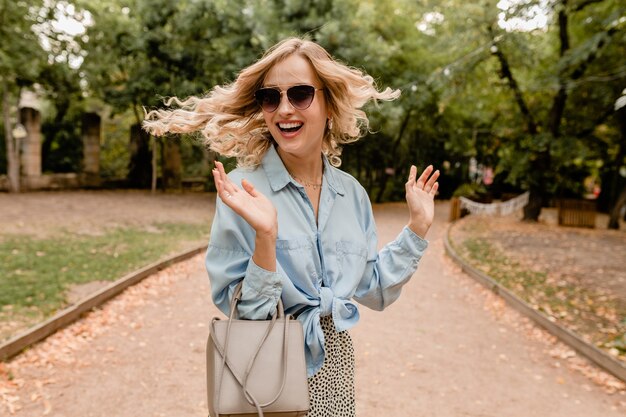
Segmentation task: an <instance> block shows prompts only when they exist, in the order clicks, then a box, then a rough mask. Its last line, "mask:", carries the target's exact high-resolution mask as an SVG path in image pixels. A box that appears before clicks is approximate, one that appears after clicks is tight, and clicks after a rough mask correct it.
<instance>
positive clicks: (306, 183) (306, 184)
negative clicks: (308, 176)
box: [287, 171, 322, 190]
mask: <svg viewBox="0 0 626 417" xmlns="http://www.w3.org/2000/svg"><path fill="white" fill-rule="evenodd" d="M287 172H289V171H287ZM289 175H290V176H291V178H292V179H294V180H296V181H297V182H298V183H300V184H302V185H303V186H304V187H310V188H313V189H314V190H316V189H318V188H322V183H321V182H320V183H314V182H310V181H304V180H303V179H301V178H299V177H296V176H295V175H293V174H292V173H291V172H289Z"/></svg>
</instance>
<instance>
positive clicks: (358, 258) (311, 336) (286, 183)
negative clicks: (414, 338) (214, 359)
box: [206, 146, 428, 376]
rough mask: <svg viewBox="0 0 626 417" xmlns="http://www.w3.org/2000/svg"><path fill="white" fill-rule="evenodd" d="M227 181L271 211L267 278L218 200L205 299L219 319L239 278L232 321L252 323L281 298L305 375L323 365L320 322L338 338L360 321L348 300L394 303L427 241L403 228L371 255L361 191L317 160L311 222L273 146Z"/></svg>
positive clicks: (247, 236) (368, 211)
mask: <svg viewBox="0 0 626 417" xmlns="http://www.w3.org/2000/svg"><path fill="white" fill-rule="evenodd" d="M229 178H230V179H231V180H232V181H233V182H234V183H235V184H237V185H240V184H241V180H242V179H243V178H246V179H247V180H248V181H250V182H251V183H252V184H254V186H255V187H256V189H257V190H258V191H260V192H261V193H263V194H264V195H265V196H267V197H268V198H269V199H270V200H271V201H272V202H273V203H274V206H275V207H276V209H277V211H278V239H277V240H276V258H277V259H276V272H271V271H267V270H265V269H262V268H260V267H259V266H257V265H256V264H255V263H254V261H253V260H252V254H253V252H254V242H255V232H254V230H253V229H252V228H251V227H250V226H249V225H248V223H246V221H245V220H243V219H242V218H241V217H240V216H239V215H237V214H236V213H235V212H234V211H232V210H231V209H230V208H229V207H228V206H226V205H225V204H224V203H223V202H222V201H221V200H220V198H219V197H218V198H217V204H216V212H215V217H214V219H213V226H212V229H211V238H210V243H209V247H208V250H207V254H206V268H207V271H208V273H209V277H210V280H211V292H212V297H213V301H214V302H215V305H217V307H218V308H219V309H220V310H221V311H222V312H224V313H225V314H228V312H229V309H230V308H229V307H230V300H231V298H232V295H233V290H234V288H235V286H236V285H237V284H238V283H239V282H240V281H241V280H242V279H243V290H242V299H241V301H240V303H239V306H238V309H239V314H240V316H241V317H243V318H247V319H251V320H255V319H266V318H267V317H268V316H270V315H271V314H273V313H274V311H276V305H277V303H278V297H280V296H281V295H282V300H283V304H284V306H285V313H286V314H293V315H294V316H296V317H297V318H298V320H300V321H301V322H302V326H303V328H304V338H305V357H306V362H307V371H308V375H309V376H312V375H314V374H315V373H316V372H317V371H318V370H319V369H320V368H321V367H322V363H323V361H324V333H323V332H322V328H321V326H320V317H323V316H328V315H332V318H333V322H334V324H335V328H336V329H337V331H343V330H347V329H349V328H351V327H352V326H354V325H355V324H356V323H357V321H358V320H359V311H358V309H357V306H356V304H355V303H354V302H353V301H352V300H353V299H354V300H355V301H357V302H358V303H360V304H363V305H365V306H367V307H370V308H372V309H374V310H382V309H384V308H385V307H387V306H388V305H389V304H391V303H393V302H394V301H395V300H396V299H397V298H398V297H399V295H400V291H401V288H402V286H403V285H404V284H405V283H406V282H407V281H408V280H409V278H411V276H412V275H413V273H414V272H415V270H416V269H417V264H418V262H419V260H420V258H421V257H422V254H423V253H424V250H425V249H426V247H427V246H428V242H427V241H426V240H424V239H422V238H420V237H419V236H417V235H416V234H415V233H413V232H412V231H411V230H410V229H409V228H408V227H405V228H404V229H403V230H402V231H401V232H400V234H399V235H398V237H397V238H396V240H394V241H393V242H390V243H388V244H387V245H386V246H385V247H384V248H383V249H382V250H381V251H380V252H378V250H377V237H376V226H375V224H374V216H373V213H372V206H371V204H370V201H369V197H368V195H367V193H366V191H365V189H364V188H363V187H362V186H361V185H360V184H359V183H358V182H357V181H356V180H355V179H354V178H353V177H352V176H350V175H348V174H346V173H344V172H343V171H340V170H339V169H337V168H335V167H333V166H332V165H330V164H329V163H328V161H327V160H326V158H324V176H323V182H322V191H321V196H320V202H319V208H318V219H317V220H318V221H317V222H316V221H315V215H314V213H313V206H312V205H311V202H310V200H309V198H308V196H307V195H306V192H305V190H304V187H302V186H301V185H300V184H298V183H297V182H295V181H294V180H293V179H292V178H291V176H290V175H289V173H288V172H287V170H286V169H285V166H284V165H283V163H282V160H281V159H280V157H279V156H278V153H277V152H276V150H275V149H274V147H273V146H272V147H270V149H269V150H268V152H267V153H266V154H265V156H264V157H263V160H262V163H261V164H260V165H259V166H258V167H257V168H256V169H241V168H238V169H235V170H233V171H232V172H230V174H229Z"/></svg>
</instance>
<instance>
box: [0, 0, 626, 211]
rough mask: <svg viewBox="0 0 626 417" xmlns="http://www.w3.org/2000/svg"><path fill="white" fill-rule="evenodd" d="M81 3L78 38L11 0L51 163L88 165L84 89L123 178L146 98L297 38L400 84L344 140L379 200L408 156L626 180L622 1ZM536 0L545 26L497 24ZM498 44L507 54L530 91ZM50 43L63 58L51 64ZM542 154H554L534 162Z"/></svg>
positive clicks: (530, 180) (521, 179)
mask: <svg viewBox="0 0 626 417" xmlns="http://www.w3.org/2000/svg"><path fill="white" fill-rule="evenodd" d="M55 3H56V2H52V3H49V4H50V5H52V6H53V5H54V4H55ZM60 3H63V4H65V3H66V2H60ZM46 4H48V3H46ZM74 4H75V5H76V8H75V11H74V15H75V16H76V17H77V18H78V19H79V20H82V21H85V22H86V21H88V20H89V19H86V18H85V16H86V12H85V11H88V12H89V13H90V15H91V17H92V20H93V24H91V25H90V26H89V27H88V28H87V31H86V33H85V34H84V35H82V36H80V38H79V39H76V40H75V41H76V43H73V42H71V41H70V40H68V39H66V38H64V37H62V36H58V34H55V33H54V31H53V30H52V29H50V25H48V26H45V25H43V24H44V23H45V22H46V21H49V20H50V19H51V17H52V16H53V15H54V12H53V7H52V6H50V5H47V6H46V7H42V6H43V3H42V2H34V6H36V7H34V8H32V9H27V8H26V6H25V2H8V1H7V0H4V1H0V10H4V11H5V14H4V15H2V17H1V18H4V19H5V21H4V23H5V24H0V41H2V42H1V43H0V44H1V45H2V46H0V78H2V79H6V80H9V84H10V88H11V91H12V92H13V93H17V86H18V85H23V84H28V83H31V82H32V81H33V80H37V81H39V83H40V84H41V85H42V87H43V89H44V91H45V92H46V99H47V100H48V102H49V103H50V112H49V114H46V131H45V133H46V141H45V142H44V151H45V152H44V155H47V156H48V160H46V161H44V167H46V169H50V170H65V169H75V168H76V166H77V165H78V158H79V148H80V146H79V143H78V141H77V122H78V119H77V117H78V115H79V114H80V112H81V111H82V110H83V109H84V108H86V104H85V103H84V101H85V97H88V98H89V99H90V100H92V101H96V102H97V101H101V102H104V103H106V105H107V106H109V107H110V109H111V111H112V114H111V120H115V121H117V122H116V123H118V125H114V124H115V123H109V122H104V119H103V122H104V126H103V143H102V158H103V159H102V175H103V176H105V177H121V176H124V175H125V172H126V170H127V164H128V150H127V148H126V144H127V143H128V133H127V132H128V127H129V125H130V124H131V123H136V122H138V121H140V120H141V118H142V109H141V107H142V106H145V107H147V108H153V107H156V106H161V104H162V97H168V96H178V97H181V98H184V97H187V96H189V95H202V94H204V93H206V92H207V91H209V90H210V89H211V88H212V87H213V86H215V85H220V84H224V83H227V82H229V81H232V80H233V79H234V78H235V77H236V75H237V73H238V71H239V70H240V69H242V68H244V67H245V66H247V65H249V64H250V63H252V62H253V61H254V60H255V59H256V58H258V57H259V55H260V54H261V53H262V52H263V51H264V50H265V49H266V48H268V47H270V46H271V45H273V44H274V43H276V42H277V41H279V40H281V39H284V38H285V37H287V36H294V35H297V36H306V37H308V38H311V39H313V40H315V41H317V42H319V43H320V44H322V45H323V46H324V47H325V48H326V49H327V50H329V51H330V53H331V54H332V55H333V56H334V57H336V58H338V59H340V60H342V61H344V62H346V63H348V64H350V65H352V66H354V67H357V68H360V69H363V70H365V71H366V72H367V73H369V74H370V75H372V76H373V77H374V79H375V80H376V82H377V84H378V85H379V86H381V87H387V86H389V87H392V88H397V89H400V90H401V91H402V96H401V98H400V99H399V100H397V101H395V102H393V103H383V104H380V105H378V106H375V105H372V106H369V107H368V108H367V111H368V115H369V116H370V132H368V134H367V135H366V137H365V138H364V139H363V140H361V141H360V142H358V143H356V144H354V145H350V146H348V147H346V150H345V153H344V158H343V161H344V163H343V168H344V169H345V170H347V171H348V172H350V173H352V174H353V175H355V176H356V177H357V178H358V179H359V180H360V181H361V182H363V183H364V184H365V185H366V187H367V188H368V190H369V191H370V193H371V195H372V196H373V197H376V198H377V199H381V200H385V199H392V200H396V199H402V198H403V194H404V181H405V178H406V174H407V172H408V168H409V166H410V165H411V164H416V165H418V167H421V168H423V167H424V166H426V165H427V164H428V163H433V164H434V165H436V166H437V167H438V168H441V166H442V165H443V164H444V162H448V163H449V165H450V169H448V170H447V172H443V176H442V181H441V187H440V192H441V194H442V195H443V196H449V195H451V194H452V192H453V190H454V189H455V188H456V185H457V184H462V183H464V182H466V181H467V178H466V177H467V174H466V172H467V165H468V161H469V159H470V158H472V157H474V158H476V160H477V161H478V163H479V164H482V165H484V166H490V167H494V168H495V172H496V179H495V182H494V186H493V187H505V186H509V187H514V188H516V189H520V188H521V189H528V188H529V187H531V186H533V185H535V186H536V185H540V186H541V187H542V188H544V189H545V192H546V193H547V194H550V195H557V194H558V195H569V194H571V195H576V194H578V193H580V192H581V182H582V179H584V177H585V176H587V175H589V174H592V175H598V176H601V177H604V178H608V177H611V176H613V177H615V175H617V174H616V173H617V172H618V169H619V167H620V166H621V164H623V157H621V156H620V155H622V154H621V153H620V152H622V151H621V149H622V148H620V141H623V132H621V131H620V128H619V124H618V119H617V117H616V114H615V111H614V109H613V103H614V102H615V99H616V98H617V97H619V94H620V93H621V90H622V89H623V88H624V81H625V80H626V71H625V70H624V64H623V57H624V56H625V55H626V35H625V31H624V27H625V25H626V23H625V22H624V19H623V18H621V17H622V16H623V15H624V12H625V10H624V7H623V5H621V3H620V2H618V1H617V0H604V1H599V2H592V3H590V4H589V5H587V6H586V7H584V8H583V9H582V10H576V7H577V6H578V5H579V4H580V3H578V2H576V3H571V2H568V3H567V6H566V7H564V8H563V7H562V2H552V3H549V4H548V5H547V6H546V4H545V2H539V1H538V0H531V1H527V2H519V3H516V4H515V5H512V6H511V8H510V9H509V10H505V11H502V10H500V9H499V8H498V7H497V4H498V2H497V1H495V0H481V1H479V2H469V3H468V2H461V1H459V0H442V1H438V2H432V1H425V2H414V1H410V0H389V1H385V2H380V1H374V0H305V1H295V0H232V1H227V0H214V1H207V0H180V1H176V2H173V1H170V0H102V1H95V0H77V1H75V2H74ZM537 4H540V5H543V6H542V7H543V8H544V10H545V11H546V12H547V13H549V16H548V25H547V26H546V27H545V28H540V29H535V30H532V31H521V30H507V29H505V28H503V27H502V26H501V25H500V24H499V23H498V20H499V19H500V15H501V14H502V13H503V14H504V16H505V17H506V18H509V19H512V18H522V19H524V18H528V16H529V15H531V14H532V12H531V10H532V7H534V6H536V5H537ZM546 7H548V9H546ZM3 8H4V9H3ZM38 10H41V12H40V13H39V12H37V11H38ZM559 11H562V12H564V13H565V14H566V15H567V19H568V20H567V21H568V27H567V29H568V39H569V49H567V51H566V52H565V54H564V55H563V56H561V52H560V50H561V45H560V38H559V27H558V19H557V14H558V13H559ZM7 16H8V17H7ZM24 16H25V18H24V19H21V18H22V17H24ZM7 19H8V20H7ZM20 19H21V20H20ZM0 23H3V22H0ZM35 23H36V24H38V25H40V26H42V25H43V26H42V27H47V28H48V29H47V33H48V35H47V36H49V38H50V39H52V41H51V50H50V51H48V52H46V51H43V50H42V49H41V48H33V47H32V45H34V44H37V42H36V37H35V35H33V31H32V30H31V29H30V28H31V26H32V25H33V24H35ZM8 40H11V41H12V42H8ZM22 40H23V42H22ZM17 52H22V53H21V54H18V53H17ZM496 52H500V53H501V54H502V56H504V57H505V59H506V61H507V63H508V66H509V69H510V71H511V74H512V77H513V78H514V79H515V81H516V83H517V91H515V89H514V87H513V86H512V84H511V82H510V80H509V79H508V78H507V76H506V74H505V73H504V72H503V68H502V65H501V62H500V61H499V59H498V57H497V55H496ZM46 55H49V56H51V57H54V60H52V61H50V62H56V64H53V65H51V64H49V63H48V60H47V59H46ZM79 55H80V56H84V62H83V64H82V66H81V67H80V69H79V70H72V69H71V68H69V67H68V65H67V63H68V61H69V58H70V57H71V56H79ZM5 57H7V59H6V60H5V59H4V58H5ZM26 63H29V65H26ZM33 63H34V64H33ZM18 69H19V71H18ZM11 77H12V78H11ZM18 79H19V82H18ZM28 80H30V81H28ZM560 90H561V91H562V92H565V98H564V101H563V111H562V114H560V115H559V116H558V117H557V118H556V119H554V118H553V117H552V116H553V114H555V108H557V107H558V106H557V105H556V97H557V96H558V94H559V91H560ZM520 100H521V101H523V103H524V105H525V106H526V107H527V109H528V115H526V116H525V115H523V114H522V112H521V107H520ZM557 113H558V112H557ZM117 116H119V118H118V117H117ZM622 147H623V146H622ZM46 149H48V151H46ZM54 149H56V150H57V151H56V152H57V153H54V152H53V151H54ZM72 152H73V153H72ZM182 154H183V158H184V166H185V170H186V171H185V175H191V176H197V175H203V174H204V173H203V170H204V169H205V167H204V166H203V162H202V150H201V149H200V148H199V147H198V146H196V145H194V144H192V143H191V142H183V149H182ZM542 158H543V159H542ZM538 160H542V161H544V160H545V161H548V162H547V163H548V165H549V167H548V168H546V169H541V170H538V169H536V164H537V163H538V162H537V161H538ZM598 160H602V161H604V162H605V163H604V164H603V165H602V166H601V167H600V168H598V167H595V166H594V163H595V162H594V161H598ZM0 168H1V166H0Z"/></svg>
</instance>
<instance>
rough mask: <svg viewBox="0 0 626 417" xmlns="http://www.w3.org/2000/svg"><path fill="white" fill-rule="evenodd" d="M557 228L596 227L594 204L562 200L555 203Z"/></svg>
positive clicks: (588, 201)
mask: <svg viewBox="0 0 626 417" xmlns="http://www.w3.org/2000/svg"><path fill="white" fill-rule="evenodd" d="M557 208H558V217H559V226H573V227H590V228H594V227H596V202H595V201H592V200H574V199H562V200H558V201H557Z"/></svg>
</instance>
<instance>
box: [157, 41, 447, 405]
mask: <svg viewBox="0 0 626 417" xmlns="http://www.w3.org/2000/svg"><path fill="white" fill-rule="evenodd" d="M398 96H399V91H392V90H391V89H389V88H387V89H385V90H384V91H378V90H377V89H376V87H375V86H374V84H373V79H372V78H371V77H369V76H367V75H364V74H363V73H362V72H360V71H358V70H356V69H351V68H349V67H346V66H345V65H343V64H341V63H339V62H337V61H335V60H333V59H332V58H331V56H330V55H329V54H328V53H327V52H326V51H325V50H324V49H323V48H322V47H321V46H319V45H317V44H315V43H313V42H311V41H306V40H302V39H297V38H291V39H287V40H284V41H282V42H280V43H279V44H277V45H275V46H274V47H273V48H271V49H270V50H268V51H267V52H266V53H265V55H264V56H263V57H262V58H261V59H260V60H259V61H258V62H256V63H255V64H253V65H251V66H250V67H248V68H246V69H244V70H243V71H242V72H241V73H240V74H239V76H238V77H237V79H236V80H235V82H234V83H232V84H230V85H227V86H224V87H216V88H215V89H214V90H213V91H212V92H211V93H210V94H209V95H208V96H207V97H206V98H201V99H200V98H191V99H188V100H186V101H184V102H180V101H178V100H176V99H173V101H175V102H176V103H178V104H179V105H181V106H182V107H183V108H182V109H178V110H171V111H163V110H160V111H154V112H151V113H150V114H149V115H148V118H147V121H146V122H145V125H146V127H147V129H148V130H150V131H151V132H152V133H154V134H163V133H165V132H193V131H196V130H200V131H201V132H202V134H203V136H204V137H205V138H206V142H207V144H208V145H209V146H210V147H211V148H212V149H213V150H215V151H216V152H218V153H220V154H222V155H227V156H235V157H237V158H238V162H239V168H237V169H236V170H234V171H232V172H231V173H230V174H229V175H227V174H226V172H225V171H224V167H223V165H222V164H221V163H219V162H217V163H216V167H215V169H214V170H213V178H214V180H215V185H216V188H217V191H218V199H217V207H216V213H215V218H214V221H213V226H212V230H211V241H210V244H209V248H208V250H207V255H206V267H207V271H208V273H209V277H210V279H211V290H212V296H213V301H214V302H215V304H216V305H217V306H218V307H219V308H220V309H221V310H222V311H223V312H224V313H226V314H227V313H228V311H229V303H230V300H231V297H232V292H233V289H234V288H235V286H236V285H237V284H238V283H239V282H240V281H241V280H242V279H243V290H242V291H243V296H242V300H241V302H240V304H239V313H240V315H241V316H242V317H244V318H248V319H266V318H267V317H268V316H270V315H271V314H273V312H274V311H275V309H276V305H277V303H278V298H279V297H282V300H283V304H284V306H285V311H286V313H287V314H293V315H294V316H296V317H297V318H298V320H300V321H301V322H302V325H303V327H304V332H305V350H306V351H305V356H306V360H307V370H308V375H309V392H310V394H311V410H310V412H309V416H354V414H355V411H354V403H355V400H354V354H353V348H352V342H351V340H350V336H349V334H348V332H347V330H348V329H350V328H351V327H352V326H354V325H355V324H356V323H357V321H358V320H359V313H358V309H357V306H356V304H355V303H354V302H353V301H352V300H353V299H354V300H355V301H356V302H358V303H360V304H363V305H365V306H367V307H370V308H373V309H376V310H382V309H384V308H385V307H386V306H388V305H389V304H391V303H392V302H393V301H395V300H396V299H397V298H398V296H399V295H400V291H401V287H402V286H403V285H404V284H405V283H406V282H407V281H408V280H409V278H410V277H411V276H412V275H413V273H414V272H415V270H416V268H417V264H418V261H419V259H420V258H421V256H422V254H423V252H424V250H425V249H426V247H427V242H426V241H425V240H424V237H425V235H426V232H427V231H428V229H429V227H430V225H431V224H432V221H433V215H434V203H433V199H434V196H435V194H436V192H437V187H438V183H437V182H436V181H437V178H438V176H439V172H438V171H435V172H433V168H432V166H429V167H428V168H426V169H425V170H424V172H423V173H422V174H421V175H420V177H419V178H416V174H417V172H416V171H417V170H416V168H415V166H411V169H410V174H409V178H408V181H407V183H406V199H407V203H408V207H409V221H408V223H407V226H406V227H405V228H404V229H403V230H402V231H401V232H400V234H399V235H398V237H397V239H396V240H395V241H393V242H391V243H389V244H387V245H386V246H385V247H384V248H383V249H382V250H381V251H380V252H378V251H377V239H376V229H375V225H374V218H373V215H372V208H371V204H370V201H369V198H368V195H367V193H366V192H365V190H364V189H363V187H362V186H361V185H360V184H359V183H358V182H357V181H356V180H355V179H354V178H353V177H351V176H350V175H348V174H346V173H344V172H342V171H340V170H339V169H337V168H336V166H337V165H339V163H340V159H339V155H340V154H341V145H342V144H344V143H347V142H349V141H353V140H356V139H357V138H358V137H359V136H360V134H361V131H362V129H363V128H367V117H366V115H365V113H364V112H363V111H362V110H361V107H362V106H363V105H364V104H365V103H367V102H368V101H369V100H392V99H395V98H397V97H398ZM168 104H169V103H168Z"/></svg>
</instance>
